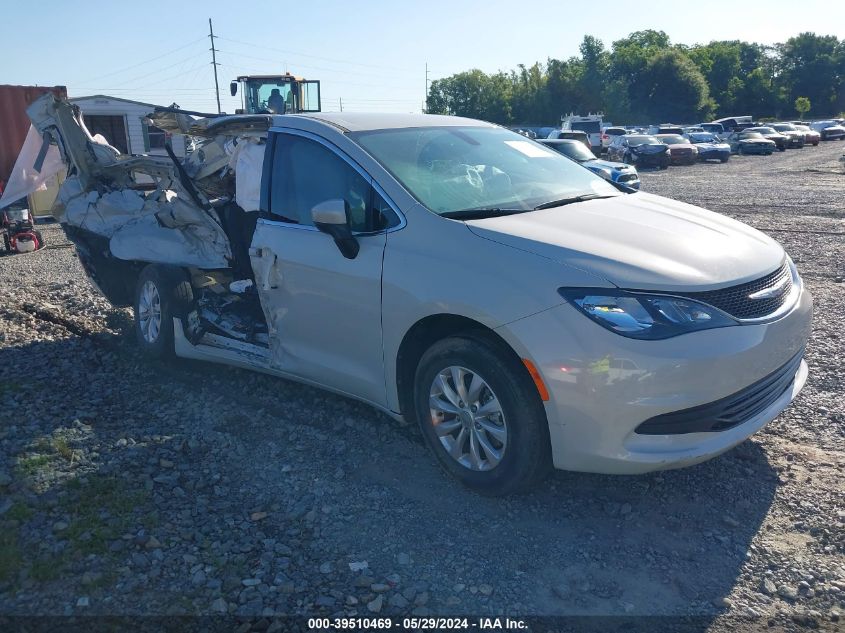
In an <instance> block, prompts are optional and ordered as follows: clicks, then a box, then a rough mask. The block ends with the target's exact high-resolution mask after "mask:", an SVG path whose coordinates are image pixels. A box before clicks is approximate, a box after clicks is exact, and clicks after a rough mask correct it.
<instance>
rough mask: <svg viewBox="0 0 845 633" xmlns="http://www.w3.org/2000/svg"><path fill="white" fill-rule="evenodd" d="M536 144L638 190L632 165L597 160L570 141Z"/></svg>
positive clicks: (605, 177)
mask: <svg viewBox="0 0 845 633" xmlns="http://www.w3.org/2000/svg"><path fill="white" fill-rule="evenodd" d="M538 142H539V143H542V144H543V145H545V146H546V147H550V148H552V149H553V150H555V151H556V152H560V153H561V154H563V155H564V156H566V157H567V158H570V159H572V160H574V161H575V162H576V163H578V164H580V165H581V166H583V167H586V168H587V169H589V170H590V171H591V172H593V173H594V174H598V175H599V176H601V177H602V178H604V179H605V180H610V181H611V182H618V183H620V184H623V185H625V186H627V187H631V188H632V189H639V188H640V175H639V174H638V173H637V169H636V168H635V167H634V166H633V165H626V164H625V163H614V162H611V161H608V160H601V159H598V158H596V157H595V155H594V154H593V152H592V151H591V150H589V149H587V148H586V147H584V144H583V143H581V142H579V141H573V140H571V139H542V140H539V141H538Z"/></svg>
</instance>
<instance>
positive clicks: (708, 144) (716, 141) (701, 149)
mask: <svg viewBox="0 0 845 633" xmlns="http://www.w3.org/2000/svg"><path fill="white" fill-rule="evenodd" d="M685 136H686V137H687V138H688V139H689V142H690V143H692V144H693V145H695V146H696V147H697V148H698V159H699V160H705V161H706V160H718V161H720V162H723V163H727V162H728V159H730V157H731V146H730V145H729V144H727V143H725V142H724V141H722V140H721V139H720V138H719V137H718V136H716V135H715V134H711V133H710V132H692V133H689V134H686V135H685Z"/></svg>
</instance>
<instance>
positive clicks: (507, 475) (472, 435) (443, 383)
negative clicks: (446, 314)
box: [414, 337, 552, 496]
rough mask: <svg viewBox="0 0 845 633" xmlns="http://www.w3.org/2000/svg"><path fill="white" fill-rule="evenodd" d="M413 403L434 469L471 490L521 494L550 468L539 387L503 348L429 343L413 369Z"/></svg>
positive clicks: (463, 341)
mask: <svg viewBox="0 0 845 633" xmlns="http://www.w3.org/2000/svg"><path fill="white" fill-rule="evenodd" d="M414 403H415V407H416V415H417V420H418V421H419V423H420V428H421V430H422V433H423V436H424V437H425V440H426V443H427V444H428V446H429V448H431V450H432V451H433V452H434V454H435V456H436V457H437V460H438V461H439V462H440V465H441V466H442V467H443V469H444V470H446V472H448V473H449V474H450V475H452V476H453V477H455V478H456V479H457V480H458V481H460V482H461V483H462V484H464V485H465V486H467V487H468V488H471V489H473V490H475V491H476V492H479V493H481V494H485V495H491V496H500V495H506V494H510V493H512V492H517V491H520V490H525V489H527V488H530V487H531V486H532V485H534V484H536V483H538V482H539V481H541V480H542V479H543V478H544V477H545V476H546V475H547V474H548V472H549V471H550V470H551V463H552V460H551V447H550V444H549V429H548V422H547V420H546V412H545V410H544V409H543V403H542V401H541V399H540V396H539V394H538V392H537V387H536V385H535V384H534V382H533V381H532V379H531V377H530V376H529V374H528V372H527V371H526V369H525V367H524V366H522V364H521V363H520V362H519V360H518V359H516V358H515V357H514V355H513V353H511V352H510V351H509V350H507V349H504V348H503V347H502V346H499V345H496V344H493V343H489V342H487V341H484V340H481V339H476V338H470V337H467V338H464V337H453V338H447V339H444V340H442V341H439V342H437V343H435V344H434V345H432V346H431V348H429V349H428V351H426V352H425V354H423V357H422V358H421V359H420V363H419V365H418V366H417V372H416V377H415V381H414Z"/></svg>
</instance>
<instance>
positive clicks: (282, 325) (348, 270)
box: [250, 130, 398, 404]
mask: <svg viewBox="0 0 845 633" xmlns="http://www.w3.org/2000/svg"><path fill="white" fill-rule="evenodd" d="M267 151H268V152H269V153H270V155H269V156H268V159H267V160H270V161H272V162H271V163H270V165H269V166H268V167H267V169H265V173H264V177H265V178H269V182H268V183H267V184H266V186H265V189H264V191H265V195H264V196H263V197H262V217H261V218H260V219H259V221H258V224H257V227H256V230H255V236H254V238H253V241H252V248H251V249H250V258H251V261H252V267H253V271H254V272H255V279H256V285H257V287H258V292H259V296H260V297H261V303H262V307H263V309H264V314H265V316H266V318H267V324H268V327H269V331H270V345H271V365H272V366H273V367H274V368H276V369H279V370H282V371H285V372H287V373H290V374H294V375H296V376H299V377H302V378H305V379H308V380H310V381H314V382H316V383H319V384H321V385H325V386H328V387H331V388H333V389H337V390H340V391H344V392H346V393H350V394H353V395H355V396H358V397H361V398H364V399H366V400H369V401H372V402H375V403H377V404H385V403H386V394H385V383H384V363H383V353H382V332H381V277H382V259H383V255H384V248H385V244H386V230H387V229H389V228H391V227H392V226H395V225H396V224H397V223H398V215H396V214H395V212H393V211H392V209H391V208H390V205H388V204H387V203H386V202H385V200H384V197H383V196H382V195H381V193H380V192H379V191H378V190H377V188H376V187H375V186H374V185H373V182H372V179H371V178H370V177H369V176H368V175H367V174H366V173H365V172H364V171H363V169H361V168H360V167H359V166H358V165H357V164H356V163H354V162H353V161H352V160H351V159H349V158H348V157H347V156H346V155H345V154H343V153H342V152H341V151H340V150H338V149H337V148H336V147H335V146H334V145H332V144H331V143H329V142H327V141H325V140H324V139H322V138H320V137H318V136H315V135H311V134H308V133H304V132H298V131H293V130H291V131H286V132H274V133H271V135H270V139H269V146H268V150H267ZM338 198H340V199H343V200H345V201H346V203H347V204H348V208H349V211H350V217H351V220H352V229H353V232H354V233H355V234H356V238H357V240H358V243H359V245H360V251H359V253H358V255H357V256H356V257H355V258H354V259H347V258H345V257H344V256H343V255H342V254H341V253H340V251H339V249H338V247H337V245H336V244H335V243H334V240H333V239H332V238H331V237H330V236H328V235H326V234H325V233H322V232H320V231H319V230H317V228H316V227H314V224H313V221H312V220H311V209H312V207H314V206H315V205H316V204H319V203H320V202H324V201H326V200H331V199H338Z"/></svg>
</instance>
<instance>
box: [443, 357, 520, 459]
mask: <svg viewBox="0 0 845 633" xmlns="http://www.w3.org/2000/svg"><path fill="white" fill-rule="evenodd" d="M429 410H430V412H431V424H432V426H433V428H434V432H435V434H436V435H437V439H438V440H440V444H441V445H442V446H443V448H444V449H445V450H446V453H447V454H448V455H449V456H450V457H451V458H452V459H454V460H455V461H456V462H458V463H459V464H461V465H462V466H464V467H465V468H468V469H470V470H474V471H487V470H492V469H493V468H495V467H496V466H497V465H498V464H499V463H500V462H501V461H502V458H503V457H504V454H505V450H506V449H507V443H508V427H507V423H506V422H505V414H504V412H503V411H502V405H501V404H500V403H499V399H498V398H497V397H496V394H495V393H493V390H492V389H491V388H490V385H489V384H487V381H486V380H485V379H484V378H482V377H481V376H480V375H479V374H478V373H476V372H474V371H472V370H470V369H467V368H465V367H459V366H451V367H447V368H445V369H443V370H442V371H440V372H439V373H438V374H437V376H436V377H435V378H434V381H433V382H432V384H431V389H430V391H429Z"/></svg>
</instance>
